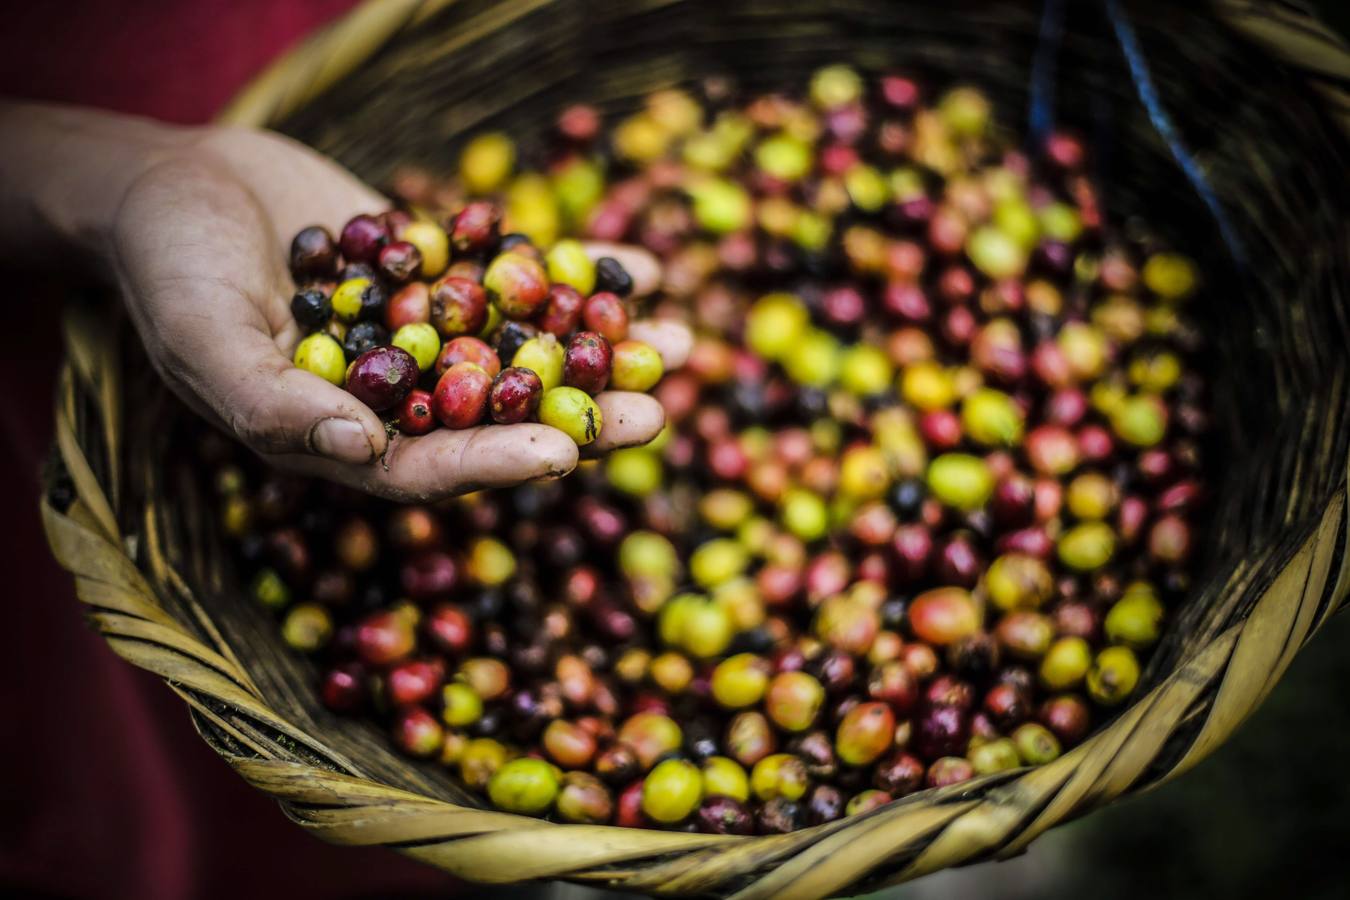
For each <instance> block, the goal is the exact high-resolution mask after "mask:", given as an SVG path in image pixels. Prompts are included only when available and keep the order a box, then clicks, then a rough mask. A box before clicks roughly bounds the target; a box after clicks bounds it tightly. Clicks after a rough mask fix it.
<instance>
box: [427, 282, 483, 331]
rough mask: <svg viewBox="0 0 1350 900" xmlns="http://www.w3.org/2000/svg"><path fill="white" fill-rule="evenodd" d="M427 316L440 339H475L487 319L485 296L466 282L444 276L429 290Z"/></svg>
mask: <svg viewBox="0 0 1350 900" xmlns="http://www.w3.org/2000/svg"><path fill="white" fill-rule="evenodd" d="M429 302H430V307H429V315H430V321H431V324H432V325H434V326H436V330H437V331H438V332H440V334H441V336H442V337H445V338H452V337H457V336H459V335H462V334H468V335H476V334H478V333H479V332H480V331H482V330H483V326H484V325H486V324H487V319H488V298H487V292H486V291H484V290H483V288H482V286H481V285H479V284H478V283H476V282H473V281H470V280H469V279H467V278H459V277H455V276H446V277H445V278H442V279H441V280H440V281H437V282H436V283H435V284H433V285H432V286H431V292H430V301H429Z"/></svg>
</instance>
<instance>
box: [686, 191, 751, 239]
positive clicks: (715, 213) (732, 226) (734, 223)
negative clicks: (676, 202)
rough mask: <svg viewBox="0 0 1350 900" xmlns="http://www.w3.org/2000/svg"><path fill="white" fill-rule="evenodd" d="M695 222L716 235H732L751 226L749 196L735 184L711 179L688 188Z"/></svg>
mask: <svg viewBox="0 0 1350 900" xmlns="http://www.w3.org/2000/svg"><path fill="white" fill-rule="evenodd" d="M689 194H690V196H691V197H692V198H693V200H694V221H695V222H697V223H698V225H699V227H700V228H703V229H705V230H707V231H711V232H712V233H713V234H730V233H731V232H733V231H740V230H742V229H743V228H746V227H747V226H748V225H749V224H750V216H751V203H750V195H749V194H747V193H746V192H745V188H743V187H741V186H740V185H739V184H736V183H735V182H733V181H727V180H725V179H721V178H709V179H707V180H705V181H699V182H697V183H695V184H692V185H690V186H689Z"/></svg>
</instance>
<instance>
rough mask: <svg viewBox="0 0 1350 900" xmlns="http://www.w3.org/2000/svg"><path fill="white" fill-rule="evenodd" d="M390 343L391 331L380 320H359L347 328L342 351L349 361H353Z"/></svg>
mask: <svg viewBox="0 0 1350 900" xmlns="http://www.w3.org/2000/svg"><path fill="white" fill-rule="evenodd" d="M388 343H389V332H387V331H385V330H384V327H383V326H382V325H380V324H379V323H378V322H357V323H356V324H355V325H353V326H352V327H351V328H348V329H347V335H346V337H345V338H343V341H342V353H343V356H344V358H345V359H346V360H347V362H348V363H353V362H356V359H357V357H359V356H361V355H362V354H365V353H369V352H370V351H371V350H375V349H378V348H380V347H384V346H386V345H388Z"/></svg>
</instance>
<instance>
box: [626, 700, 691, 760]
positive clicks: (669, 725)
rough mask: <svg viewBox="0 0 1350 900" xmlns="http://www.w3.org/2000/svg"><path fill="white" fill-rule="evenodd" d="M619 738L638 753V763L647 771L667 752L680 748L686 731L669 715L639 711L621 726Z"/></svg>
mask: <svg viewBox="0 0 1350 900" xmlns="http://www.w3.org/2000/svg"><path fill="white" fill-rule="evenodd" d="M618 738H619V741H620V743H622V744H624V745H626V746H627V747H629V748H630V749H631V750H632V751H633V753H634V754H636V756H637V761H638V764H639V765H640V766H641V767H642V769H643V771H646V770H648V769H650V768H651V767H652V766H653V765H655V763H656V761H657V760H658V759H660V758H661V757H662V756H664V755H665V754H667V753H671V752H673V751H675V750H678V749H679V747H680V744H681V743H682V742H683V741H684V733H683V732H682V731H681V730H680V726H679V725H676V724H675V721H674V720H673V719H671V718H670V717H669V716H665V715H661V714H659V713H637V714H636V715H634V716H631V717H629V718H628V719H627V720H626V721H625V722H624V723H623V725H622V726H620V728H619V733H618Z"/></svg>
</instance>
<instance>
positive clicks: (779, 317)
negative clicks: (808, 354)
mask: <svg viewBox="0 0 1350 900" xmlns="http://www.w3.org/2000/svg"><path fill="white" fill-rule="evenodd" d="M809 325H810V316H809V314H808V313H807V311H806V306H805V305H804V304H803V303H802V301H801V300H800V299H798V298H797V297H795V296H793V295H792V294H765V295H764V296H763V297H761V298H759V300H757V301H755V305H754V306H752V307H750V311H749V313H748V314H747V315H746V319H745V342H746V344H748V345H749V347H750V349H751V350H753V351H755V353H757V354H759V355H760V356H762V357H764V358H765V359H783V358H785V357H786V356H788V354H790V353H794V352H795V351H796V350H797V348H798V343H799V342H800V341H801V337H802V335H803V334H804V333H805V332H806V329H807V327H808V326H809Z"/></svg>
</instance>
